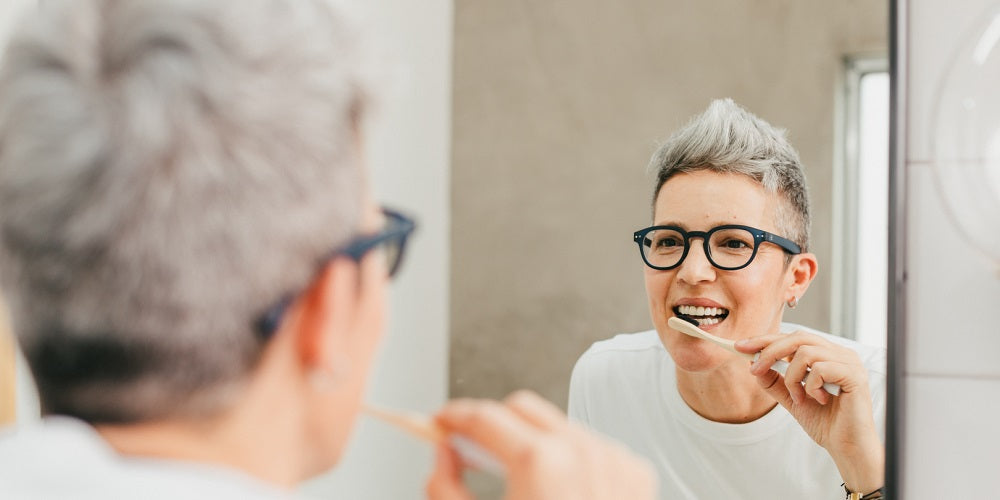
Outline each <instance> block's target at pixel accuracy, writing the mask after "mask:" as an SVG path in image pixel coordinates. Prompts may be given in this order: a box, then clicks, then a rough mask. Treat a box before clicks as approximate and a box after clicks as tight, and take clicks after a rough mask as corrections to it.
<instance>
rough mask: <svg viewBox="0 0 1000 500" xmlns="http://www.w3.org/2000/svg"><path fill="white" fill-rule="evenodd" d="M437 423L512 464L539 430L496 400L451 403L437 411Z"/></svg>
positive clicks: (539, 436)
mask: <svg viewBox="0 0 1000 500" xmlns="http://www.w3.org/2000/svg"><path fill="white" fill-rule="evenodd" d="M437 422H438V423H439V424H440V425H441V426H442V427H444V429H445V430H447V431H448V432H454V433H458V434H462V435H464V436H466V437H468V438H469V439H471V440H472V441H474V442H476V443H478V444H479V445H480V446H482V447H483V448H486V449H487V450H489V451H490V452H491V453H493V454H494V455H496V457H497V458H498V459H500V461H501V462H504V463H508V462H511V461H516V460H517V459H518V458H519V457H521V456H522V455H523V454H524V453H525V451H524V450H526V449H528V448H529V447H530V445H531V443H532V442H533V441H536V440H538V439H541V438H542V437H543V433H542V430H540V429H539V428H538V427H536V426H535V425H533V424H532V423H531V422H529V421H526V420H525V419H523V418H521V417H520V416H519V415H518V414H517V413H515V412H513V411H512V410H511V409H509V408H507V407H506V406H504V405H502V404H500V403H499V402H496V401H487V400H482V401H479V400H476V401H473V400H455V401H452V402H450V403H448V404H447V405H445V407H444V408H443V409H442V410H441V412H440V413H438V415H437Z"/></svg>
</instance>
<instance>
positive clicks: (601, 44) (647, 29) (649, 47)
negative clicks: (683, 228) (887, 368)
mask: <svg viewBox="0 0 1000 500" xmlns="http://www.w3.org/2000/svg"><path fill="white" fill-rule="evenodd" d="M886 3H887V2H885V1H880V0H864V1H861V0H856V1H842V2H821V1H813V0H808V1H801V0H759V1H755V2H746V1H744V0H712V1H693V0H692V1H662V0H659V1H654V0H622V1H616V2H605V1H597V0H578V1H576V2H567V1H555V0H519V1H514V0H493V1H489V0H477V1H467V0H459V1H457V2H456V4H455V39H454V50H455V60H454V101H453V106H454V109H453V127H454V128H453V142H452V152H453V158H452V161H453V163H452V186H451V197H452V198H451V199H452V217H453V218H452V232H451V250H452V272H451V292H452V293H451V335H452V337H451V355H450V357H451V359H450V365H451V380H450V384H451V394H452V395H453V396H463V395H471V396H492V397H500V396H503V395H505V394H507V393H508V392H510V391H511V390H513V389H515V388H519V387H529V388H533V389H535V390H537V391H539V392H541V393H542V394H544V395H545V396H547V397H549V398H551V399H553V400H554V401H556V402H558V403H560V404H565V400H566V390H567V384H568V380H569V374H570V370H571V369H572V366H573V363H574V362H575V360H576V359H577V357H578V356H579V355H580V354H581V353H582V352H583V351H584V350H585V349H586V348H587V347H588V346H589V345H590V344H591V343H592V342H594V341H595V340H599V339H603V338H607V337H609V336H611V335H613V334H615V333H618V332H630V331H639V330H644V329H648V328H650V327H651V326H650V325H651V323H650V320H649V317H648V313H647V307H646V298H645V292H644V289H643V283H642V268H641V265H642V264H641V261H640V260H639V257H638V255H637V251H636V249H635V246H634V244H633V243H632V241H631V233H632V231H634V230H635V229H638V228H641V227H644V226H646V225H648V222H649V209H648V207H649V201H650V197H651V194H652V193H651V189H652V185H651V182H652V178H651V177H650V176H648V175H647V174H646V172H645V166H646V162H647V160H648V158H649V155H650V154H651V153H652V152H653V150H654V149H655V147H656V144H657V142H658V141H662V140H663V139H666V137H667V136H668V135H669V134H670V132H672V131H673V130H675V129H676V128H677V127H679V126H680V125H682V124H683V123H684V122H686V121H687V119H688V118H689V117H691V116H692V115H694V114H696V113H698V112H700V111H701V110H703V109H704V108H705V107H706V106H707V104H708V102H709V101H710V100H711V99H713V98H718V97H732V98H734V99H735V100H736V101H737V102H739V103H741V104H742V105H744V106H746V107H747V108H748V109H750V110H751V111H753V112H755V113H757V114H758V115H760V116H761V117H762V118H764V119H766V120H768V121H770V122H771V123H773V124H775V125H777V126H780V127H784V128H787V129H788V130H789V131H790V138H791V140H792V142H793V144H794V145H795V146H796V147H797V148H798V149H799V152H800V154H801V156H802V160H803V161H804V163H805V165H806V169H807V175H808V179H809V186H810V192H811V195H812V200H813V207H814V213H815V215H814V231H813V242H814V251H815V252H816V254H817V255H818V257H819V259H820V263H821V270H820V275H819V277H818V278H817V280H816V281H815V282H814V285H813V287H812V288H811V289H810V291H809V293H808V294H807V295H806V296H805V298H804V300H803V301H802V303H801V305H800V307H799V308H798V309H797V310H795V311H794V313H793V314H788V315H786V319H788V320H791V321H798V322H802V323H806V324H809V325H811V326H814V327H817V328H821V329H827V328H829V325H830V312H829V311H830V301H831V299H830V284H831V279H830V276H831V274H830V273H831V272H833V270H831V269H830V267H829V265H828V264H829V263H830V262H831V258H832V250H831V229H830V228H831V222H832V220H831V219H832V208H831V207H832V199H831V198H832V185H833V175H834V174H833V156H834V151H833V148H834V111H835V109H836V92H837V90H838V88H839V87H838V83H837V78H838V74H839V72H840V71H841V67H842V61H843V57H844V56H845V55H847V54H852V53H859V52H868V51H882V52H884V51H885V50H886V28H887V5H886ZM824 264H826V265H825V266H824Z"/></svg>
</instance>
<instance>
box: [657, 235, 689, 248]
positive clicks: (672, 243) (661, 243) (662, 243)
mask: <svg viewBox="0 0 1000 500" xmlns="http://www.w3.org/2000/svg"><path fill="white" fill-rule="evenodd" d="M683 245H684V241H683V240H681V239H679V238H678V237H676V236H664V237H661V238H657V239H656V246H657V247H658V248H672V247H677V246H683Z"/></svg>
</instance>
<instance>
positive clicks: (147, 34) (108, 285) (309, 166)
mask: <svg viewBox="0 0 1000 500" xmlns="http://www.w3.org/2000/svg"><path fill="white" fill-rule="evenodd" d="M357 44H358V42H357V41H356V38H355V34H354V33H353V31H352V30H351V29H350V27H349V25H348V24H347V23H345V21H344V20H343V19H342V18H341V17H340V16H339V15H338V14H337V13H336V12H334V11H333V10H331V8H330V7H329V6H328V5H327V2H326V1H325V0H230V1H216V0H213V1H211V2H206V1H202V0H157V1H155V2H151V1H144V0H134V1H133V0H62V1H50V2H43V3H42V5H41V6H40V7H39V9H38V11H36V12H32V13H31V14H30V15H29V17H28V18H27V19H25V20H24V21H23V22H22V23H21V27H20V29H19V30H18V31H17V32H16V33H15V35H14V36H13V38H12V39H11V41H10V43H9V46H8V49H7V52H6V54H5V56H4V61H3V68H2V70H0V259H2V260H0V272H2V278H3V289H4V292H5V295H6V297H7V299H8V303H9V306H10V308H11V317H12V321H13V323H14V329H15V331H16V332H17V334H18V337H19V342H20V344H21V347H22V349H23V350H24V352H25V355H26V357H27V359H28V362H29V365H30V367H31V370H32V372H33V374H34V376H35V378H36V383H37V385H38V388H39V393H40V396H41V400H42V405H43V410H44V411H45V412H47V413H60V414H68V415H73V416H77V417H79V418H83V419H85V420H88V421H91V422H132V421H140V420H145V419H153V418H162V417H168V416H180V415H186V416H190V415H201V414H208V413H211V412H215V411H218V410H220V409H222V408H224V407H226V406H227V405H228V404H229V403H230V402H231V401H232V398H234V397H235V396H236V395H237V394H238V393H239V389H240V387H241V383H242V382H243V381H244V380H245V379H246V376H247V374H248V373H249V372H250V371H251V370H252V369H253V367H254V365H255V363H256V361H257V360H258V359H259V357H260V354H261V352H262V349H263V347H264V345H265V343H266V340H265V339H262V338H258V336H256V335H255V332H254V328H253V326H254V321H255V320H256V319H257V318H258V317H259V316H260V315H261V314H262V313H263V312H264V311H265V310H266V309H267V308H268V307H269V306H270V305H272V304H273V303H274V302H276V301H277V300H279V299H280V298H281V297H282V296H283V295H284V294H286V293H288V292H289V291H291V290H296V289H298V288H300V287H302V286H304V285H305V284H306V283H307V282H308V281H309V280H310V279H311V277H312V276H313V274H314V273H315V272H316V266H317V264H318V261H319V259H320V258H321V257H322V256H323V255H324V254H325V253H326V252H328V251H330V250H331V249H332V248H334V247H336V246H338V245H339V244H341V243H343V242H344V241H346V240H347V239H348V237H349V236H350V235H351V234H352V233H353V231H354V230H355V228H356V227H357V224H358V220H359V217H360V211H361V206H362V200H361V197H362V194H361V185H362V175H363V173H362V170H361V161H360V155H359V151H358V148H359V147H360V141H359V139H358V137H357V127H358V122H359V121H360V119H361V116H362V114H363V110H364V107H365V103H366V86H365V84H364V81H363V78H362V71H361V69H362V66H361V60H360V57H359V50H358V47H357Z"/></svg>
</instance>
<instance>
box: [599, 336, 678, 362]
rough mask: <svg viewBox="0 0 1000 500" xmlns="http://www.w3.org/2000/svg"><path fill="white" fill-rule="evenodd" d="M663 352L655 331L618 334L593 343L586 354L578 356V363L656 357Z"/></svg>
mask: <svg viewBox="0 0 1000 500" xmlns="http://www.w3.org/2000/svg"><path fill="white" fill-rule="evenodd" d="M661 352H665V349H664V348H663V343H662V342H660V337H659V335H657V333H656V330H648V331H645V332H639V333H620V334H618V335H615V336H614V337H612V338H610V339H606V340H600V341H597V342H594V343H593V344H592V345H591V346H590V348H589V349H587V351H586V352H584V353H583V355H582V356H580V361H590V360H596V359H614V358H618V357H635V356H643V355H650V354H653V355H656V354H658V353H661Z"/></svg>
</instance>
